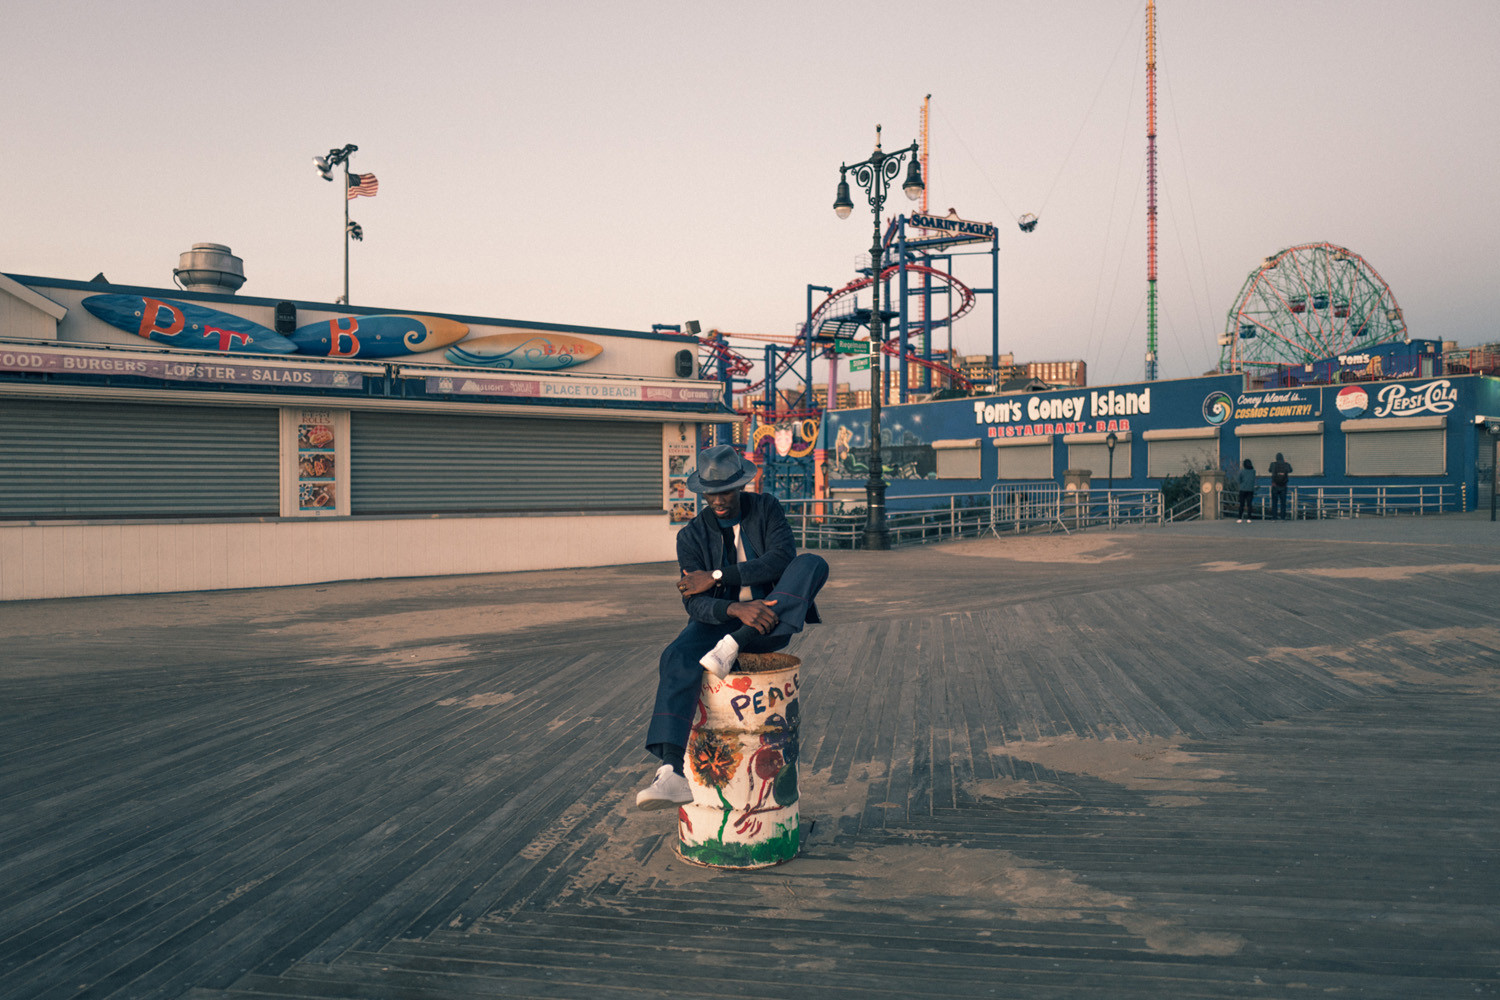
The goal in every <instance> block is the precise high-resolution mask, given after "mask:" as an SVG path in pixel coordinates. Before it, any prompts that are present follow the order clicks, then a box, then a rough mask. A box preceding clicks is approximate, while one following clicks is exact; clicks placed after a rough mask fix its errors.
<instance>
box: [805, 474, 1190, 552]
mask: <svg viewBox="0 0 1500 1000" xmlns="http://www.w3.org/2000/svg"><path fill="white" fill-rule="evenodd" d="M781 502H782V505H783V506H784V507H785V508H786V509H787V518H788V520H790V522H791V525H792V530H793V532H794V533H795V534H796V536H797V542H798V545H799V546H800V547H802V548H815V549H816V548H850V549H852V548H859V547H861V546H862V545H863V540H864V528H865V505H864V497H862V496H861V497H852V496H851V497H846V498H837V497H836V498H833V499H826V500H783V501H781ZM887 504H888V506H887V512H886V527H887V530H888V531H889V532H890V538H891V544H892V545H906V544H921V543H924V542H935V541H941V540H944V539H950V538H975V537H978V536H980V535H987V534H994V535H1000V534H1002V533H1005V534H1013V533H1019V532H1025V531H1035V530H1045V531H1073V530H1077V529H1081V528H1091V527H1097V526H1101V525H1103V526H1111V527H1112V526H1116V525H1123V524H1142V523H1151V524H1160V523H1161V522H1162V519H1163V510H1162V502H1161V493H1160V492H1159V491H1157V490H1084V491H1081V492H1077V493H1074V492H1068V491H1065V490H1063V489H1062V488H1061V487H1059V486H1058V485H1057V483H1053V482H1043V483H1021V484H1005V485H997V486H994V487H992V488H991V489H990V490H989V491H988V492H987V493H922V494H909V495H906V496H900V497H888V498H887Z"/></svg>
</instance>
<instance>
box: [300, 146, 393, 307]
mask: <svg viewBox="0 0 1500 1000" xmlns="http://www.w3.org/2000/svg"><path fill="white" fill-rule="evenodd" d="M357 149H359V147H358V146H356V145H354V143H352V142H351V143H347V144H346V145H344V146H343V148H334V149H330V150H329V151H328V153H327V155H326V156H314V157H313V163H314V164H315V165H316V166H317V168H318V175H319V176H320V177H322V178H323V179H324V180H325V181H329V182H330V183H331V182H332V181H333V173H332V170H333V168H334V167H337V166H340V165H342V166H343V168H344V295H343V297H342V298H341V299H339V301H340V302H342V303H344V305H348V304H349V241H350V240H351V239H355V240H363V239H364V238H365V231H364V229H362V228H361V227H360V224H359V223H357V222H353V221H350V219H349V202H351V201H353V200H354V199H355V198H358V197H360V196H364V197H366V198H373V197H375V195H376V194H377V193H378V192H379V191H380V182H379V181H377V180H376V179H375V175H374V174H351V173H350V172H349V157H350V156H352V155H353V154H354V152H355V150H357Z"/></svg>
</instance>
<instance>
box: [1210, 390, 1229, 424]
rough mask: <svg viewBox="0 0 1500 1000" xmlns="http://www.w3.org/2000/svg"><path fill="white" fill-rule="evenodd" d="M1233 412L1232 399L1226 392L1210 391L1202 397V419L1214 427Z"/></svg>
mask: <svg viewBox="0 0 1500 1000" xmlns="http://www.w3.org/2000/svg"><path fill="white" fill-rule="evenodd" d="M1233 414H1234V400H1233V399H1231V398H1230V396H1229V393H1227V392H1211V393H1209V394H1208V395H1207V396H1204V397H1203V419H1204V420H1207V421H1208V422H1209V423H1211V424H1213V425H1214V426H1215V427H1217V426H1219V425H1220V424H1222V423H1223V422H1224V421H1226V420H1228V419H1229V418H1230V417H1231V416H1232V415H1233Z"/></svg>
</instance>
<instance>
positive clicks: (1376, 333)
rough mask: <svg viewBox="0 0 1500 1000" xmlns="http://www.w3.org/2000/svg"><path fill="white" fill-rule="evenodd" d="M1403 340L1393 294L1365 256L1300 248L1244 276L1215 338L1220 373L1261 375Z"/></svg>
mask: <svg viewBox="0 0 1500 1000" xmlns="http://www.w3.org/2000/svg"><path fill="white" fill-rule="evenodd" d="M1406 339H1408V334H1407V330H1406V321H1405V320H1404V319H1402V316H1401V307H1400V306H1398V305H1397V304H1396V296H1395V295H1394V294H1393V293H1392V292H1391V288H1390V286H1389V285H1387V284H1386V283H1385V280H1384V279H1383V278H1381V277H1380V275H1379V274H1377V273H1376V271H1375V269H1374V268H1373V267H1371V266H1370V265H1369V263H1368V262H1367V261H1366V260H1365V259H1364V258H1363V257H1361V256H1360V255H1359V254H1357V253H1355V252H1354V251H1353V250H1350V249H1348V248H1347V247H1341V246H1337V245H1335V244H1333V243H1304V244H1302V245H1301V246H1295V247H1289V248H1288V249H1286V250H1282V251H1280V252H1279V253H1276V254H1274V255H1272V256H1270V257H1267V258H1266V259H1265V260H1264V261H1263V262H1262V263H1261V265H1260V267H1258V268H1256V269H1255V270H1254V271H1252V272H1251V273H1250V276H1249V277H1248V278H1246V279H1245V284H1244V287H1243V288H1241V289H1240V294H1239V295H1238V297H1237V298H1236V299H1235V303H1234V305H1233V306H1231V307H1230V309H1229V318H1228V321H1227V322H1226V324H1225V327H1224V332H1223V333H1222V334H1220V336H1219V347H1220V353H1219V370H1220V371H1224V372H1233V371H1250V372H1264V371H1267V370H1270V369H1274V368H1281V367H1286V366H1288V365H1300V364H1307V363H1309V362H1313V361H1317V360H1319V359H1321V358H1329V357H1333V356H1335V355H1339V354H1348V353H1352V352H1354V351H1356V350H1358V349H1360V348H1363V347H1369V346H1370V345H1372V344H1384V343H1389V342H1391V341H1398V340H1406Z"/></svg>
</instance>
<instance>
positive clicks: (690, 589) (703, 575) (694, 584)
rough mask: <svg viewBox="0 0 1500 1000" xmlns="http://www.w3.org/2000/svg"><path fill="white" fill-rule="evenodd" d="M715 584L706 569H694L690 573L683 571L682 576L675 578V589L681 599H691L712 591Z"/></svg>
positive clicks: (715, 581)
mask: <svg viewBox="0 0 1500 1000" xmlns="http://www.w3.org/2000/svg"><path fill="white" fill-rule="evenodd" d="M717 582H718V581H717V580H715V579H714V575H713V574H712V573H710V572H709V571H708V570H706V569H695V570H693V571H692V572H691V573H689V572H688V571H687V570H683V571H682V575H681V576H679V577H678V578H677V589H678V591H679V592H680V593H681V594H682V596H683V597H692V596H693V595H694V594H705V593H707V592H708V591H710V590H713V589H714V584H715V583H717Z"/></svg>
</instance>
